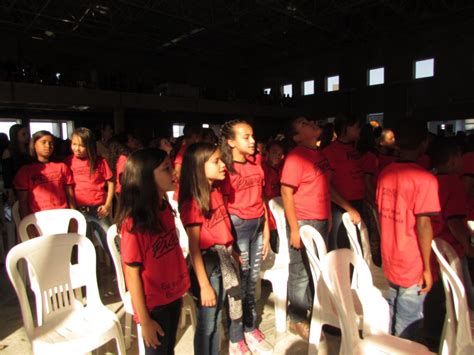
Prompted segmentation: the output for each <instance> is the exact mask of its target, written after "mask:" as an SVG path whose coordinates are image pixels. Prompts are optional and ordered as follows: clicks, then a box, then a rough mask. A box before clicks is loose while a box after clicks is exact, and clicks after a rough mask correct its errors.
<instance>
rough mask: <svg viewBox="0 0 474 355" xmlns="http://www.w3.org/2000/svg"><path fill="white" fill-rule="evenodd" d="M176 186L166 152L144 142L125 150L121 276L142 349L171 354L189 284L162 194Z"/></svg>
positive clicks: (120, 214) (120, 223) (118, 220)
mask: <svg viewBox="0 0 474 355" xmlns="http://www.w3.org/2000/svg"><path fill="white" fill-rule="evenodd" d="M175 186H176V177H175V175H174V173H173V168H172V167H171V162H170V160H169V158H168V155H167V154H166V152H164V151H162V150H160V149H152V148H147V149H140V150H137V151H136V152H134V153H133V154H131V155H130V156H129V158H128V160H127V162H126V164H125V169H124V172H123V175H122V192H121V194H120V196H119V206H118V211H117V216H116V223H117V224H118V228H119V230H120V231H121V235H122V240H121V244H120V246H121V252H122V261H123V267H124V274H125V282H126V284H127V288H128V290H129V291H130V295H131V297H132V304H133V308H134V311H135V315H134V318H135V321H136V322H137V323H139V324H141V328H142V336H143V340H144V343H145V347H146V349H145V351H146V352H145V353H146V354H147V355H148V354H174V346H175V341H176V331H177V328H178V320H179V315H180V309H181V298H182V297H183V295H184V294H185V293H186V291H187V290H188V288H189V284H190V283H189V275H188V271H187V268H186V263H185V261H184V257H183V252H182V251H181V247H180V245H179V240H178V236H177V234H176V227H175V224H174V215H173V211H172V210H171V206H170V205H169V203H168V202H167V200H166V197H165V196H166V192H167V191H171V190H173V189H174V188H175Z"/></svg>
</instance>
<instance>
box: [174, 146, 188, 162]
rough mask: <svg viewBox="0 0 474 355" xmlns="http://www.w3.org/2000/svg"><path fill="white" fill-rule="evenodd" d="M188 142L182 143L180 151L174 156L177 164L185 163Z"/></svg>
mask: <svg viewBox="0 0 474 355" xmlns="http://www.w3.org/2000/svg"><path fill="white" fill-rule="evenodd" d="M186 148H187V146H186V144H182V145H181V148H179V150H178V153H176V157H175V158H174V165H175V166H176V165H177V164H179V165H183V158H184V153H186Z"/></svg>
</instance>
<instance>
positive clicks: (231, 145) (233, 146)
mask: <svg viewBox="0 0 474 355" xmlns="http://www.w3.org/2000/svg"><path fill="white" fill-rule="evenodd" d="M227 144H228V145H229V147H231V148H232V149H234V148H235V141H234V140H233V139H228V140H227Z"/></svg>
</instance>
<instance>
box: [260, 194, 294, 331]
mask: <svg viewBox="0 0 474 355" xmlns="http://www.w3.org/2000/svg"><path fill="white" fill-rule="evenodd" d="M269 207H270V211H271V213H272V214H273V217H274V218H275V222H276V225H277V230H278V237H279V239H280V243H279V249H278V254H275V253H274V252H273V251H272V250H269V252H268V256H267V258H266V260H265V261H264V262H263V264H262V269H261V271H260V277H261V278H262V279H264V280H268V281H270V282H271V283H272V290H273V295H274V298H275V328H276V331H277V333H284V332H286V306H287V299H288V296H287V292H288V273H289V271H288V265H289V263H290V255H289V252H288V238H287V235H286V220H285V211H284V209H283V202H282V199H281V197H275V198H273V199H271V200H270V201H269Z"/></svg>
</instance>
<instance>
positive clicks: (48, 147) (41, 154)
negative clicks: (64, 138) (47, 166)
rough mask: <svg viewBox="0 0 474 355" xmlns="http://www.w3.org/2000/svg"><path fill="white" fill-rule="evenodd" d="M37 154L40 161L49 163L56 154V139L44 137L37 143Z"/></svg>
mask: <svg viewBox="0 0 474 355" xmlns="http://www.w3.org/2000/svg"><path fill="white" fill-rule="evenodd" d="M35 152H36V156H37V157H38V160H39V161H47V160H48V159H49V158H50V157H51V155H52V154H53V152H54V137H53V136H44V137H41V138H40V139H38V140H37V141H36V142H35Z"/></svg>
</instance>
